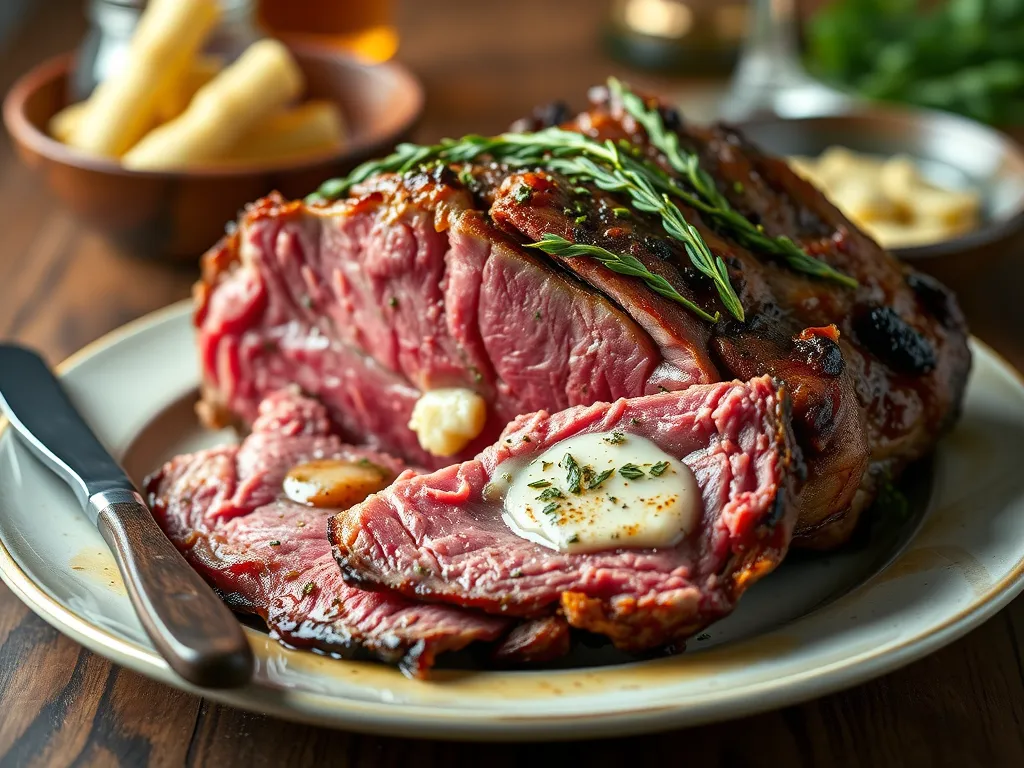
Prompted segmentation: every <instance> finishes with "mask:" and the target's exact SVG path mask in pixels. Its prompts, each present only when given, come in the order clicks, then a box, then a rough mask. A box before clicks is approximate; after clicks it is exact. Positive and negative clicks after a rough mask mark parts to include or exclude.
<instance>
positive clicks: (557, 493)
mask: <svg viewBox="0 0 1024 768" xmlns="http://www.w3.org/2000/svg"><path fill="white" fill-rule="evenodd" d="M564 498H565V494H563V493H562V491H561V490H559V489H558V488H545V489H544V490H543V491H541V492H540V496H538V497H537V501H551V500H552V499H564Z"/></svg>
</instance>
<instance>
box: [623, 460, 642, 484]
mask: <svg viewBox="0 0 1024 768" xmlns="http://www.w3.org/2000/svg"><path fill="white" fill-rule="evenodd" d="M619 474H620V475H622V476H623V477H624V478H626V479H627V480H639V479H640V478H641V477H643V476H644V471H643V470H642V469H640V467H638V466H637V465H636V464H623V465H622V466H621V467H619Z"/></svg>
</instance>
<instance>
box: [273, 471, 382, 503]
mask: <svg viewBox="0 0 1024 768" xmlns="http://www.w3.org/2000/svg"><path fill="white" fill-rule="evenodd" d="M393 479H394V476H393V475H392V474H391V472H389V471H388V470H386V469H384V467H380V466H378V465H376V464H374V463H373V462H371V461H368V460H366V459H361V460H359V461H345V460H343V459H318V460H316V461H308V462H306V463H305V464H299V465H298V466H295V467H292V469H291V470H290V471H289V472H288V474H287V475H285V478H284V481H283V483H282V490H283V491H284V494H285V496H287V497H288V498H289V499H291V500H292V501H297V502H299V503H300V504H309V505H310V506H313V507H338V508H339V509H348V508H349V507H351V506H352V505H353V504H358V503H359V502H360V501H363V500H364V499H365V498H366V497H367V496H369V495H370V494H371V493H376V492H377V491H380V490H382V489H384V488H386V487H387V486H388V485H390V484H391V481H392V480H393Z"/></svg>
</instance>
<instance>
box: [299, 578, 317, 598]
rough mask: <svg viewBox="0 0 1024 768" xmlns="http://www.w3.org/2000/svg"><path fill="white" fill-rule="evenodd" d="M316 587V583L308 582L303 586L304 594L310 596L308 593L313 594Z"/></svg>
mask: <svg viewBox="0 0 1024 768" xmlns="http://www.w3.org/2000/svg"><path fill="white" fill-rule="evenodd" d="M314 589H316V584H314V583H313V582H312V581H310V582H307V583H306V585H305V586H304V587H303V588H302V594H303V596H308V595H311V594H313V590H314Z"/></svg>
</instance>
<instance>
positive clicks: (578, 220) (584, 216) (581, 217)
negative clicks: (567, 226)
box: [545, 213, 587, 237]
mask: <svg viewBox="0 0 1024 768" xmlns="http://www.w3.org/2000/svg"><path fill="white" fill-rule="evenodd" d="M586 220H587V214H585V213H583V214H580V215H579V216H577V217H576V218H575V219H573V220H572V223H573V224H575V225H576V226H577V227H578V226H579V225H580V224H582V223H583V222H585V221H586ZM546 236H547V235H545V237H546Z"/></svg>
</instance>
